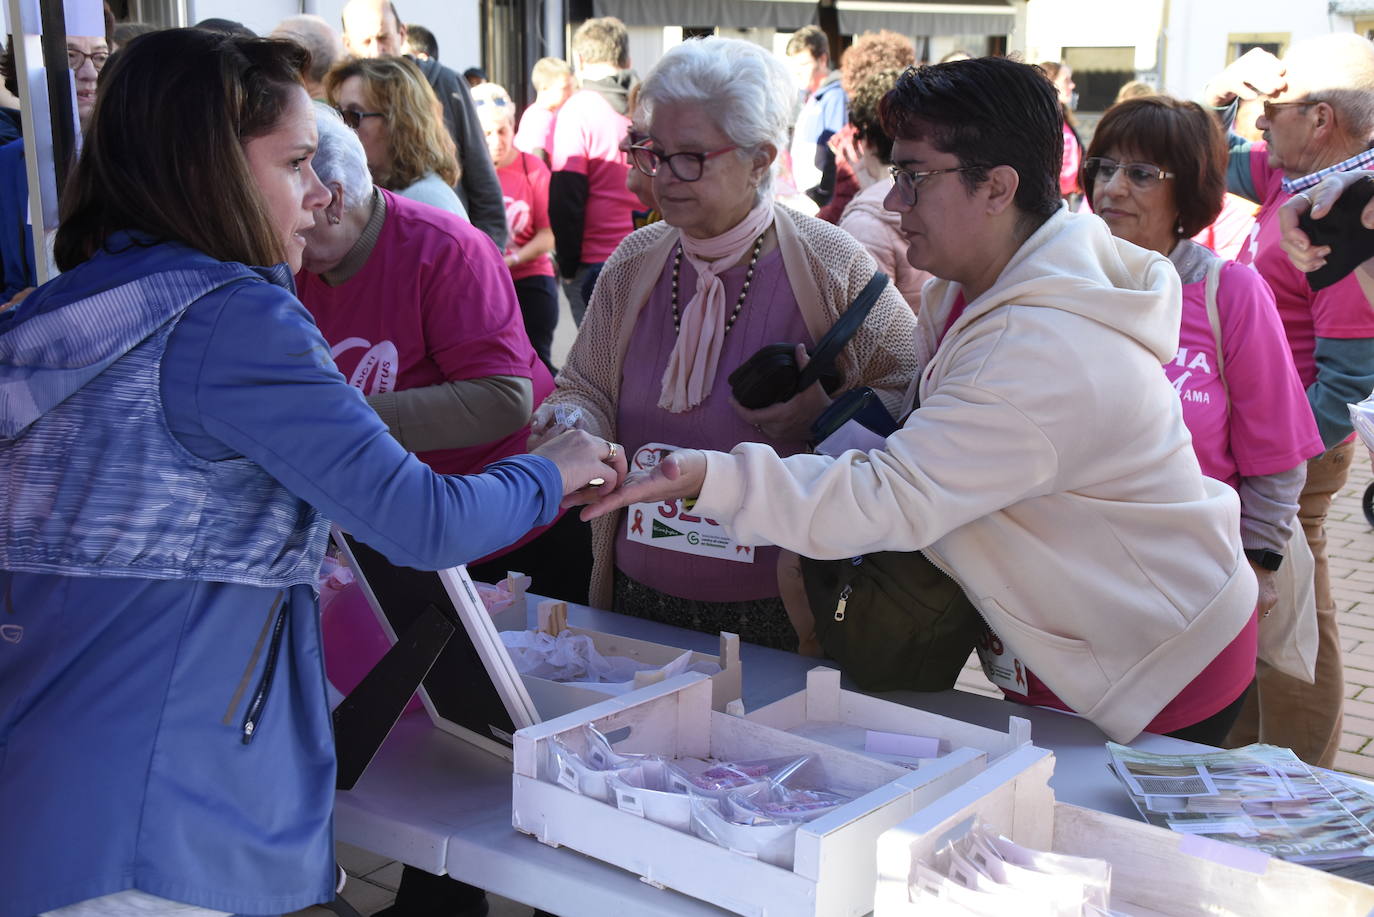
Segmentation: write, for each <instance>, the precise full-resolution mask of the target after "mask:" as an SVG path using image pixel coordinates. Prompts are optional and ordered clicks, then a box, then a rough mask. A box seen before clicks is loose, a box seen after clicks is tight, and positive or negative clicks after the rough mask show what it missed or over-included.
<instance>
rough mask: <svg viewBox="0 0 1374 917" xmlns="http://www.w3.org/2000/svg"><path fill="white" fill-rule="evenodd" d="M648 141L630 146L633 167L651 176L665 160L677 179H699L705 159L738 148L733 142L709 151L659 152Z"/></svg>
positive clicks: (656, 172) (704, 165)
mask: <svg viewBox="0 0 1374 917" xmlns="http://www.w3.org/2000/svg"><path fill="white" fill-rule="evenodd" d="M648 142H649V141H648V140H647V139H646V140H645V141H644V142H643V143H636V144H632V145H631V146H630V158H631V159H632V160H633V161H634V164H635V168H636V169H638V170H639V171H641V172H643V173H644V174H645V175H647V176H649V177H650V178H653V177H654V176H655V175H657V174H658V169H659V165H660V164H661V163H664V162H666V163H668V168H669V169H670V170H671V171H672V173H673V174H674V175H676V176H677V177H678V180H679V181H698V180H700V178H701V173H702V172H703V171H705V169H706V160H708V159H715V158H716V157H717V156H722V155H724V154H726V153H728V152H730V151H731V150H737V149H739V147H738V146H736V145H735V144H731V145H730V146H724V147H721V148H720V149H718V150H712V151H711V152H709V153H687V152H682V153H660V152H659V151H658V150H655V149H654V148H653V147H651V146H648Z"/></svg>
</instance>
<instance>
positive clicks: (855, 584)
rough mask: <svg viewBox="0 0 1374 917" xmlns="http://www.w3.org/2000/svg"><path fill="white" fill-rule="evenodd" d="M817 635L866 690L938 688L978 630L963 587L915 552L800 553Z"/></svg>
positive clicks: (963, 658)
mask: <svg viewBox="0 0 1374 917" xmlns="http://www.w3.org/2000/svg"><path fill="white" fill-rule="evenodd" d="M801 571H802V579H803V581H804V583H805V585H806V596H807V599H808V600H809V602H810V605H811V611H812V614H813V615H814V617H815V627H816V639H817V640H818V641H819V642H820V645H821V648H822V649H824V650H825V654H826V655H827V656H829V657H830V658H831V659H833V660H835V661H836V662H838V663H839V664H840V669H841V670H842V671H843V672H844V673H845V674H846V675H848V676H849V677H850V678H852V679H853V680H854V683H855V684H856V685H858V687H859V688H861V689H862V690H865V691H901V690H907V691H944V690H946V689H948V688H952V687H954V683H955V681H956V680H957V679H958V678H959V672H960V670H961V669H962V668H963V667H964V663H966V662H967V661H968V657H969V654H970V653H971V652H973V648H974V644H975V643H976V642H977V641H978V638H979V636H980V635H981V634H982V633H983V628H984V625H983V619H982V617H981V616H980V615H979V614H978V610H977V609H976V608H974V606H973V603H972V602H970V601H969V599H968V596H966V595H964V590H963V589H962V588H961V587H960V586H959V584H958V583H956V582H955V581H954V580H952V579H950V577H949V576H947V575H946V574H945V573H944V572H943V571H942V570H940V568H939V567H936V566H935V565H934V564H932V563H931V562H930V561H929V560H927V559H926V556H925V555H924V554H922V553H920V552H919V551H914V552H911V553H906V552H901V551H880V552H877V553H874V554H865V555H862V556H859V557H855V558H852V559H850V560H811V559H810V558H806V557H803V558H801Z"/></svg>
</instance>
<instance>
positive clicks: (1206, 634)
mask: <svg viewBox="0 0 1374 917" xmlns="http://www.w3.org/2000/svg"><path fill="white" fill-rule="evenodd" d="M882 115H883V121H884V125H885V126H886V127H887V128H888V131H889V133H890V134H891V135H892V136H893V137H894V138H896V142H895V144H894V147H893V155H892V159H893V162H894V164H895V167H896V168H895V177H896V185H895V187H894V190H893V193H892V195H891V196H889V198H888V203H887V206H888V207H889V208H891V209H894V210H898V211H900V212H901V214H902V228H903V231H904V233H905V234H906V236H907V238H908V241H909V246H910V247H909V251H908V259H909V260H910V261H911V263H912V264H913V265H915V266H917V267H920V268H923V269H926V270H929V271H931V272H932V273H933V274H934V275H935V276H936V278H943V279H936V280H933V281H931V282H930V283H929V284H927V286H926V288H925V291H924V296H923V303H924V305H923V309H922V314H921V318H920V322H919V324H918V329H917V335H918V338H917V348H918V351H919V355H920V362H921V372H920V374H919V376H918V377H917V378H916V379H914V380H912V385H911V389H910V391H909V392H908V402H909V405H910V406H912V407H915V410H913V411H911V413H910V414H909V415H908V416H907V417H906V420H905V423H904V424H903V426H902V428H901V429H900V430H899V431H898V432H896V433H894V434H893V435H892V436H890V437H888V439H887V441H886V443H885V444H884V446H883V447H882V448H881V449H874V450H872V451H869V452H861V451H857V450H855V451H850V452H847V453H845V454H843V455H841V456H840V457H839V458H838V459H832V458H829V457H826V456H822V455H795V456H791V457H790V458H787V459H781V458H779V457H778V456H777V455H776V454H775V453H774V452H773V451H772V450H771V449H769V448H767V447H766V446H761V445H758V444H752V443H744V444H741V445H739V446H737V447H736V448H735V449H734V450H733V451H732V452H731V453H730V454H728V455H727V454H723V453H716V452H697V451H684V452H679V453H674V455H673V456H671V457H670V458H669V459H668V460H666V461H665V462H664V463H663V464H661V465H659V466H658V467H656V468H655V469H653V470H652V471H649V472H641V473H637V474H635V475H632V476H631V477H630V478H629V479H627V481H626V482H625V484H624V485H623V486H622V488H621V489H620V490H619V491H618V492H617V493H616V494H615V495H614V496H612V497H611V498H608V499H607V501H605V502H604V503H602V504H600V505H598V506H596V507H593V508H591V509H589V510H588V511H586V512H585V513H584V515H586V516H588V517H591V516H594V515H597V514H600V513H603V512H607V511H610V510H611V509H613V508H615V507H617V506H621V505H625V504H627V503H630V502H636V501H644V500H660V499H670V498H672V497H677V496H691V495H694V494H698V493H699V494H700V497H699V499H698V501H697V504H696V509H695V512H697V513H699V514H701V515H703V516H706V517H709V518H712V519H715V520H717V521H719V522H720V523H721V524H722V525H723V526H725V527H726V528H727V529H728V530H729V531H730V533H731V534H732V535H733V536H734V537H735V538H737V539H740V540H742V541H744V542H746V543H751V542H752V543H765V542H767V543H773V544H778V545H782V546H783V547H785V548H788V549H790V550H793V551H796V552H798V553H800V554H803V555H806V556H809V557H816V558H842V557H848V556H851V555H856V554H861V553H865V552H869V551H878V550H895V551H915V550H920V551H923V552H924V553H925V554H926V555H927V556H928V557H929V558H930V559H931V560H932V561H933V562H934V563H935V564H937V565H938V566H940V567H941V568H942V569H944V570H945V571H946V572H948V573H949V574H950V575H951V576H953V577H954V578H955V579H956V580H957V581H958V582H959V583H960V585H962V587H963V588H964V590H965V592H966V593H967V594H968V596H969V597H970V598H971V599H972V600H973V602H974V604H975V605H976V606H977V607H978V609H979V610H980V611H981V612H982V614H983V616H984V618H985V619H986V620H987V623H988V625H989V626H990V627H991V628H992V630H993V631H994V632H995V633H996V635H997V636H998V637H999V638H1000V641H1001V643H1002V644H1004V645H1005V647H1006V648H1007V650H1008V653H1009V654H1011V655H1012V656H1014V658H1015V660H1016V661H1017V662H1019V663H1021V664H1022V665H1024V666H1025V667H1027V668H1029V669H1030V670H1032V671H1034V672H1035V673H1036V674H1037V675H1038V676H1039V677H1040V679H1041V680H1042V681H1043V682H1044V683H1045V684H1046V685H1047V686H1048V687H1049V688H1050V690H1052V691H1053V692H1054V693H1055V694H1056V695H1057V696H1058V697H1059V698H1060V699H1062V700H1063V702H1064V703H1065V704H1067V705H1068V706H1069V707H1071V708H1072V709H1073V710H1075V711H1077V712H1078V713H1081V714H1082V715H1083V716H1085V717H1087V718H1088V719H1090V720H1092V721H1093V722H1094V723H1096V724H1097V725H1098V726H1099V727H1100V728H1101V729H1102V730H1103V732H1105V733H1106V734H1107V735H1108V736H1110V737H1111V738H1113V739H1116V740H1118V741H1128V740H1130V739H1132V738H1133V737H1134V736H1135V735H1137V734H1138V733H1139V732H1141V731H1142V730H1144V729H1145V728H1146V727H1151V728H1153V729H1157V730H1161V731H1184V730H1187V731H1186V733H1185V734H1187V735H1189V736H1191V737H1194V738H1198V739H1200V740H1204V741H1205V740H1208V739H1211V738H1213V737H1216V738H1217V739H1219V737H1220V736H1223V735H1224V734H1225V732H1226V729H1227V728H1229V725H1230V722H1231V721H1232V720H1233V719H1234V717H1235V714H1236V712H1238V709H1239V703H1240V701H1241V699H1242V698H1243V695H1244V692H1245V689H1246V686H1247V685H1248V683H1249V680H1250V678H1251V677H1252V675H1253V667H1254V639H1255V638H1254V628H1253V623H1252V622H1253V609H1254V604H1255V597H1256V585H1255V579H1254V575H1253V574H1252V573H1251V572H1250V569H1249V565H1248V564H1247V563H1246V562H1245V558H1244V556H1243V554H1242V553H1241V543H1240V535H1239V506H1238V502H1237V500H1236V496H1235V493H1234V491H1232V490H1231V489H1230V488H1229V487H1226V486H1225V485H1222V484H1220V483H1218V482H1215V481H1211V480H1208V479H1206V478H1204V477H1203V476H1202V474H1201V472H1200V471H1199V469H1198V464H1197V460H1196V458H1195V457H1194V455H1193V450H1192V448H1191V445H1190V440H1189V437H1188V433H1187V430H1186V429H1185V428H1184V426H1183V422H1182V417H1181V410H1180V406H1179V401H1178V397H1177V395H1175V394H1174V391H1173V389H1172V388H1171V387H1170V386H1169V383H1168V382H1167V381H1166V380H1165V378H1164V376H1163V374H1162V373H1161V372H1160V363H1161V362H1162V361H1163V360H1165V359H1169V358H1172V357H1173V356H1174V355H1175V351H1176V348H1177V344H1178V327H1179V315H1180V308H1181V305H1180V304H1181V300H1180V292H1179V290H1180V288H1179V280H1178V275H1177V274H1176V273H1175V272H1174V270H1173V268H1172V267H1171V265H1170V264H1169V262H1168V261H1167V260H1166V259H1165V258H1163V257H1162V256H1159V255H1157V254H1154V253H1151V252H1147V251H1145V250H1143V249H1140V248H1137V247H1135V246H1133V245H1130V244H1129V243H1125V242H1122V241H1119V240H1117V239H1115V238H1113V237H1112V235H1111V233H1110V232H1108V230H1107V228H1106V226H1105V225H1104V224H1103V223H1102V222H1101V221H1100V220H1098V219H1097V218H1096V217H1093V216H1086V215H1077V214H1071V213H1069V212H1067V211H1066V210H1063V209H1062V208H1061V207H1060V204H1059V194H1058V186H1057V177H1058V168H1059V158H1060V156H1061V150H1060V140H1059V120H1058V119H1059V113H1058V104H1057V101H1056V99H1055V96H1054V90H1053V87H1052V86H1051V85H1050V84H1049V83H1048V81H1046V80H1045V79H1044V78H1043V76H1042V75H1041V74H1040V73H1039V71H1037V70H1036V69H1035V68H1032V67H1029V66H1026V65H1024V64H1019V63H1016V62H1013V61H1008V60H1005V59H995V58H982V59H977V60H968V61H958V62H952V63H949V64H940V65H937V66H934V67H925V68H921V69H919V70H909V71H907V72H906V73H905V74H903V76H902V78H901V79H900V80H899V81H898V84H897V86H896V88H895V89H894V90H893V92H892V93H891V94H889V95H888V96H887V97H886V98H885V99H884V101H883V105H882ZM1017 671H1018V673H1019V672H1020V668H1019V667H1018V670H1017ZM1189 727H1191V728H1189Z"/></svg>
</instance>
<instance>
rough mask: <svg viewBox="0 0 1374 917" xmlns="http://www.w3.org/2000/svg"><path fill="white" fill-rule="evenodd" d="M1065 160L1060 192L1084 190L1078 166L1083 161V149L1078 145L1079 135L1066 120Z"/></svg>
mask: <svg viewBox="0 0 1374 917" xmlns="http://www.w3.org/2000/svg"><path fill="white" fill-rule="evenodd" d="M1063 134H1064V161H1063V163H1062V164H1061V165H1060V167H1059V193H1060V194H1073V193H1074V192H1075V191H1081V190H1083V189H1082V188H1080V187H1079V186H1078V167H1079V166H1080V165H1082V163H1083V150H1082V149H1080V148H1079V146H1078V136H1077V135H1076V134H1074V132H1073V128H1071V127H1069V124H1068V122H1067V121H1066V122H1064V129H1063Z"/></svg>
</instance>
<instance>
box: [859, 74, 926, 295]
mask: <svg viewBox="0 0 1374 917" xmlns="http://www.w3.org/2000/svg"><path fill="white" fill-rule="evenodd" d="M900 75H901V71H899V70H880V71H878V72H877V73H874V74H872V75H871V76H869V77H867V78H866V79H865V80H863V82H861V83H860V84H859V85H858V86H856V87H855V89H854V94H853V95H852V96H850V98H849V121H850V123H851V124H853V125H854V130H855V146H856V147H857V148H858V149H859V151H860V152H861V153H862V154H863V155H862V158H861V159H860V160H859V162H858V165H857V166H856V168H855V170H854V171H855V174H856V175H857V176H858V179H859V184H860V185H861V186H863V190H862V191H860V192H859V193H858V194H856V195H854V199H853V200H852V201H850V202H849V205H848V206H847V207H845V210H844V215H843V216H841V217H840V224H839V225H840V228H841V229H843V230H845V231H846V232H848V233H849V234H850V235H851V236H853V237H854V238H855V239H858V240H859V244H860V245H862V246H863V247H864V248H865V249H867V250H868V253H869V254H870V255H872V256H873V260H874V261H876V262H878V268H879V269H880V270H882V271H883V273H885V274H887V276H889V277H891V278H892V282H893V283H895V284H896V285H897V290H898V292H900V293H901V294H902V298H903V299H905V300H906V302H907V305H909V306H911V311H912V312H913V313H919V312H920V311H921V287H922V286H924V285H925V282H926V281H927V280H929V279H930V276H931V275H930V272H929V271H923V270H921V269H920V268H918V267H915V266H913V265H912V264H911V262H910V261H908V260H907V257H906V253H907V241H906V237H905V236H903V235H902V215H901V214H900V213H898V212H897V211H895V210H888V209H887V208H886V207H884V206H883V199H884V198H886V197H887V196H888V194H889V193H890V192H891V191H892V181H893V180H892V174H891V170H892V138H891V137H889V136H888V135H887V134H886V133H884V132H883V126H882V123H881V122H880V120H879V118H878V103H879V102H880V101H882V98H883V96H885V95H887V94H888V92H889V91H891V89H892V87H893V86H895V85H897V77H899V76H900Z"/></svg>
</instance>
